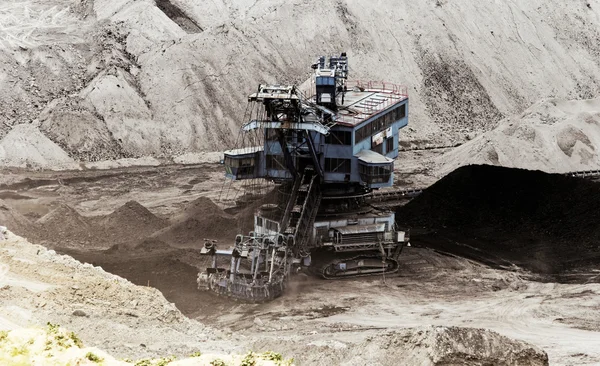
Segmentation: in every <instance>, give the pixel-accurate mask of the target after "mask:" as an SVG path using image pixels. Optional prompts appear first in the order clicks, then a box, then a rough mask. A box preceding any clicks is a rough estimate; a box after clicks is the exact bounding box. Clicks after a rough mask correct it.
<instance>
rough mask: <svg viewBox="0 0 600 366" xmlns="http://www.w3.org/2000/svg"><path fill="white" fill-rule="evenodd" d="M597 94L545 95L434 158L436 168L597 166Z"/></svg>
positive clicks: (440, 172)
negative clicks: (584, 96)
mask: <svg viewBox="0 0 600 366" xmlns="http://www.w3.org/2000/svg"><path fill="white" fill-rule="evenodd" d="M599 150H600V98H595V99H588V100H572V101H564V100H558V99H550V100H544V101H541V102H539V103H536V104H535V105H533V106H532V107H530V108H528V109H527V110H526V111H525V112H523V113H522V114H520V115H515V116H512V117H509V118H506V119H504V120H502V121H501V122H500V123H499V125H498V127H496V128H495V129H494V130H492V131H489V132H486V133H484V134H483V135H481V136H478V137H476V138H475V139H473V140H472V141H469V142H467V143H465V144H463V145H462V146H460V147H458V148H456V149H453V150H452V151H450V152H449V153H447V154H445V155H443V156H442V157H440V158H439V159H436V161H435V164H436V165H438V166H439V168H438V170H437V174H438V175H439V176H444V175H446V174H448V173H449V172H451V171H453V170H454V169H456V168H457V167H459V166H463V165H469V164H491V165H500V166H505V167H513V168H522V169H539V170H542V171H545V172H549V173H565V172H571V171H578V170H593V169H600V157H599V155H598V151H599Z"/></svg>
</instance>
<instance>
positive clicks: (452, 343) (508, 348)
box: [255, 326, 548, 366]
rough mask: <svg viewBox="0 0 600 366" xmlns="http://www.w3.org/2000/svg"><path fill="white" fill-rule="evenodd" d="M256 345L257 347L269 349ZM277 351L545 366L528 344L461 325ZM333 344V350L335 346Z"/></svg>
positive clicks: (350, 361)
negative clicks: (352, 341)
mask: <svg viewBox="0 0 600 366" xmlns="http://www.w3.org/2000/svg"><path fill="white" fill-rule="evenodd" d="M269 345H270V342H265V341H262V342H257V343H256V344H255V347H257V348H258V349H260V348H261V347H268V346H269ZM277 345H278V346H279V348H278V349H284V350H285V352H286V354H288V355H290V356H295V357H297V359H301V360H302V362H303V363H306V364H310V365H334V364H335V365H341V364H343V365H356V366H358V365H371V364H376V365H382V366H388V365H389V366H392V365H398V364H401V365H406V366H421V365H431V366H446V365H454V366H467V365H498V366H513V365H514V366H523V365H527V366H545V365H548V355H547V354H546V352H544V351H543V350H541V349H539V348H538V347H536V346H533V345H531V344H529V343H526V342H523V341H518V340H513V339H510V338H507V337H505V336H502V335H500V334H498V333H496V332H494V331H491V330H487V329H475V328H461V327H433V326H431V327H422V328H406V329H401V330H398V331H395V332H392V333H387V334H383V335H377V336H372V337H369V338H367V339H366V340H365V341H364V342H362V343H359V344H356V345H354V346H353V347H352V348H348V347H347V346H343V344H341V343H337V344H336V343H335V340H332V341H331V343H329V344H319V343H318V342H313V343H311V344H309V345H308V346H305V345H301V344H299V343H298V342H292V341H285V340H278V341H277ZM336 345H337V347H336Z"/></svg>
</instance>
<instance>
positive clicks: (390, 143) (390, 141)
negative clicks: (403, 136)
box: [385, 136, 394, 154]
mask: <svg viewBox="0 0 600 366" xmlns="http://www.w3.org/2000/svg"><path fill="white" fill-rule="evenodd" d="M392 151H394V137H393V136H390V137H388V138H387V139H385V153H386V154H388V153H390V152H392Z"/></svg>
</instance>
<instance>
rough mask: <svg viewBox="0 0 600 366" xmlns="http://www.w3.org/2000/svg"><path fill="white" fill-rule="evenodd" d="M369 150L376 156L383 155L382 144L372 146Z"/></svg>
mask: <svg viewBox="0 0 600 366" xmlns="http://www.w3.org/2000/svg"><path fill="white" fill-rule="evenodd" d="M371 150H372V151H375V152H376V153H378V154H381V155H383V144H379V145H372V146H371Z"/></svg>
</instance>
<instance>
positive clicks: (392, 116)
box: [354, 104, 406, 144]
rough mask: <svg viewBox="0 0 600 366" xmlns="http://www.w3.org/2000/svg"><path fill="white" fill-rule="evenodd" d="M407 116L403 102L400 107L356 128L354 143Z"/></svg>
mask: <svg viewBox="0 0 600 366" xmlns="http://www.w3.org/2000/svg"><path fill="white" fill-rule="evenodd" d="M404 117H406V104H402V105H401V106H400V107H397V108H395V109H393V110H392V111H390V112H388V113H386V114H384V115H383V116H381V117H379V118H377V119H375V120H373V121H371V122H369V123H368V124H366V125H364V126H362V127H361V128H359V129H358V130H356V136H355V138H354V141H355V142H354V143H356V144H358V143H359V142H361V141H364V140H366V139H368V138H369V137H371V136H372V135H374V134H376V133H378V132H381V131H383V130H385V129H386V128H388V127H390V126H391V125H392V124H393V123H394V122H396V121H398V120H400V119H402V118H404Z"/></svg>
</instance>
